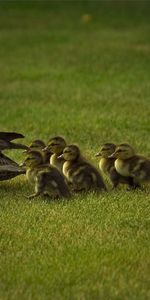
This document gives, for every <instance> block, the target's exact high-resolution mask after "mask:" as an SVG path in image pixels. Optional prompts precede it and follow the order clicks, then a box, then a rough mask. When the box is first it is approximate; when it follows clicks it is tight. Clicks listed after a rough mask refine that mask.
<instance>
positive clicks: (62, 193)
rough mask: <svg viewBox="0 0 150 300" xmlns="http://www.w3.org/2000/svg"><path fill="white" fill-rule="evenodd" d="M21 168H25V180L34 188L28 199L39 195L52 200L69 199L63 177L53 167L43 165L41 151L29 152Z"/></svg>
mask: <svg viewBox="0 0 150 300" xmlns="http://www.w3.org/2000/svg"><path fill="white" fill-rule="evenodd" d="M22 166H26V168H27V171H26V176H27V179H28V181H29V182H31V183H33V184H34V186H35V193H34V194H33V195H30V196H28V198H29V199H31V198H34V197H37V196H39V195H48V196H52V197H53V198H56V197H58V198H62V197H64V198H69V197H70V192H69V189H68V186H67V184H66V182H65V178H64V176H63V175H62V174H61V173H60V172H59V171H58V170H57V169H56V168H55V167H53V166H50V165H49V164H46V163H45V157H44V153H43V152H42V151H41V150H39V149H33V150H30V151H29V152H28V155H27V157H26V159H25V161H24V163H23V164H22Z"/></svg>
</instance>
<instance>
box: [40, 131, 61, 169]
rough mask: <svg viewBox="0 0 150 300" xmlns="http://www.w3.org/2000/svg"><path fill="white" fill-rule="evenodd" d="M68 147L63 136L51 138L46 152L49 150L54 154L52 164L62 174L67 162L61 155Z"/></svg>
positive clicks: (51, 159)
mask: <svg viewBox="0 0 150 300" xmlns="http://www.w3.org/2000/svg"><path fill="white" fill-rule="evenodd" d="M65 147H66V141H65V140H64V138H63V137H61V136H55V137H53V138H51V139H50V140H49V142H48V146H47V147H46V148H45V149H44V150H46V151H47V150H49V151H50V152H52V153H53V154H52V155H51V157H50V164H51V165H52V166H54V167H56V168H57V169H58V170H59V171H60V172H62V168H63V164H64V162H65V160H64V158H63V157H60V155H61V154H62V153H63V150H64V148H65Z"/></svg>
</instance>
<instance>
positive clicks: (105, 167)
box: [95, 143, 134, 189]
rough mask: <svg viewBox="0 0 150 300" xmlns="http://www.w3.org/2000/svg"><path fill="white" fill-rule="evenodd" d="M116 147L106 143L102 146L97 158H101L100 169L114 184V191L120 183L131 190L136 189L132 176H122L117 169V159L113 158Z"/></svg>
mask: <svg viewBox="0 0 150 300" xmlns="http://www.w3.org/2000/svg"><path fill="white" fill-rule="evenodd" d="M115 149H116V145H115V144H112V143H105V144H103V145H102V147H101V149H100V152H98V153H97V154H96V155H95V156H96V157H99V156H100V162H99V168H100V170H101V171H102V172H103V173H105V174H106V175H107V176H108V177H109V178H110V180H111V182H112V184H113V189H114V188H116V187H117V186H118V185H119V184H120V183H124V184H127V185H128V186H129V188H132V187H134V182H133V178H132V177H131V176H128V177H124V176H121V175H120V174H119V173H118V172H117V171H116V169H115V165H114V163H115V158H113V157H111V154H112V153H114V152H115Z"/></svg>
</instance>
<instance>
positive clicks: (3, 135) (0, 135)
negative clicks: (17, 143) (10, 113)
mask: <svg viewBox="0 0 150 300" xmlns="http://www.w3.org/2000/svg"><path fill="white" fill-rule="evenodd" d="M22 138H24V135H23V134H21V133H17V132H0V139H1V140H5V141H8V142H10V141H13V140H15V139H22Z"/></svg>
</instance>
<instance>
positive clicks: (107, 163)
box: [99, 157, 115, 173]
mask: <svg viewBox="0 0 150 300" xmlns="http://www.w3.org/2000/svg"><path fill="white" fill-rule="evenodd" d="M114 161H115V159H114V158H105V157H102V158H101V159H100V162H99V168H100V170H101V171H102V172H103V173H107V172H109V169H110V168H111V167H112V165H114Z"/></svg>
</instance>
